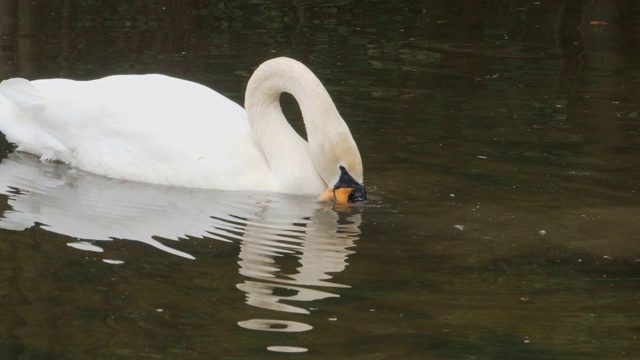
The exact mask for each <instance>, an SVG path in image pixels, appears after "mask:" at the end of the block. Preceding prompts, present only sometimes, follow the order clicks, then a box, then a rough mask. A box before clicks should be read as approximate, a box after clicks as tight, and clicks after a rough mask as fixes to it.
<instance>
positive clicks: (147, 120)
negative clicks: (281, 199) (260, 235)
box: [0, 75, 268, 190]
mask: <svg viewBox="0 0 640 360" xmlns="http://www.w3.org/2000/svg"><path fill="white" fill-rule="evenodd" d="M0 95H2V96H0V131H2V132H3V133H4V134H5V135H6V137H7V140H8V141H10V142H12V143H15V144H16V145H17V146H18V149H19V150H22V151H26V152H30V153H33V154H35V155H38V156H40V157H41V158H42V159H46V160H59V161H63V162H66V163H69V164H71V165H73V166H76V167H79V168H81V169H83V170H86V171H89V172H93V173H97V174H101V175H105V176H110V177H116V178H122V179H129V180H135V181H144V182H150V183H162V184H174V185H179V186H191V187H202V188H219V189H243V188H246V189H253V190H258V189H260V188H261V187H262V188H265V189H266V188H268V184H264V182H265V176H255V177H251V176H249V177H247V176H246V171H247V170H246V168H245V167H246V166H247V164H252V165H253V167H254V169H253V171H255V172H256V173H260V172H268V167H267V164H266V160H265V159H264V155H263V154H262V152H261V151H260V150H259V149H258V147H257V145H256V144H255V141H254V140H253V136H252V134H251V130H250V128H249V125H248V123H247V120H246V113H245V111H244V109H243V108H242V107H240V106H239V105H238V104H236V103H234V102H233V101H231V100H229V99H227V98H225V97H224V96H222V95H220V94H219V93H217V92H215V91H213V90H211V89H209V88H207V87H205V86H202V85H199V84H196V83H193V82H189V81H185V80H180V79H176V78H172V77H168V76H164V75H116V76H110V77H106V78H103V79H99V80H92V81H73V80H66V79H48V80H34V81H31V82H29V81H27V80H24V79H9V80H5V81H3V82H2V83H1V84H0ZM220 174H223V175H224V176H219V175H220ZM212 181H213V182H214V183H212Z"/></svg>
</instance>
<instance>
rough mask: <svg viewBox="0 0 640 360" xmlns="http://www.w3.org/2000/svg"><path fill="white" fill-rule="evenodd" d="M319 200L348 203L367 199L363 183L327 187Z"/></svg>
mask: <svg viewBox="0 0 640 360" xmlns="http://www.w3.org/2000/svg"><path fill="white" fill-rule="evenodd" d="M318 200H320V201H335V202H336V203H338V204H348V203H354V202H358V201H364V200H367V192H366V190H365V188H364V185H358V186H356V187H355V188H352V187H339V188H328V189H327V190H326V191H325V192H324V193H323V194H322V195H320V197H319V198H318Z"/></svg>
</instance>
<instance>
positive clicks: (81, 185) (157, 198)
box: [0, 153, 361, 351]
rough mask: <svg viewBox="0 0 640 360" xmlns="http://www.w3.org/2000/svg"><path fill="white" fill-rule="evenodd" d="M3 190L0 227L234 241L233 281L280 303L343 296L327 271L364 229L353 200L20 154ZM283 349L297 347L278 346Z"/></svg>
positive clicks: (262, 326) (252, 296) (257, 322)
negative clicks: (338, 204)
mask: <svg viewBox="0 0 640 360" xmlns="http://www.w3.org/2000/svg"><path fill="white" fill-rule="evenodd" d="M0 193H2V194H4V195H6V196H7V197H8V205H9V206H10V208H11V209H10V210H7V211H5V212H4V214H3V215H2V217H0V228H4V229H11V230H24V229H26V228H29V227H32V226H34V225H36V224H38V225H40V226H41V227H42V228H43V229H46V230H49V231H52V232H55V233H58V234H63V235H66V236H69V237H71V238H73V240H74V241H71V242H70V243H69V244H68V245H70V246H73V247H76V248H79V249H83V250H87V251H98V252H100V251H103V249H102V247H100V245H99V242H97V241H96V240H114V239H125V240H131V241H139V242H143V243H147V244H149V245H152V246H154V247H156V248H158V249H160V250H163V251H166V252H168V253H171V254H174V255H178V256H182V257H185V258H190V259H193V258H194V257H193V256H192V255H190V254H188V253H186V252H184V251H180V250H177V249H175V248H173V247H171V246H169V245H166V244H167V243H169V244H170V243H171V242H170V241H165V240H163V239H168V240H180V239H185V238H187V237H197V238H205V237H206V238H213V239H218V240H223V241H238V242H239V243H240V252H239V261H238V264H239V271H240V274H242V275H243V276H245V277H246V280H245V281H244V282H242V283H240V284H237V288H238V289H240V290H242V291H243V292H245V293H246V302H247V303H248V304H250V305H253V306H256V307H259V308H263V309H269V310H274V311H278V312H280V311H282V312H288V313H296V314H308V313H309V309H310V308H312V307H313V303H312V302H313V301H316V300H320V299H325V298H329V297H337V296H338V295H336V294H334V293H331V292H330V289H331V288H338V287H348V286H347V285H344V284H338V283H335V282H333V281H332V275H331V274H335V273H339V272H341V271H343V270H344V269H345V267H346V266H347V257H348V256H349V254H350V253H351V252H352V251H351V250H350V249H351V248H353V246H354V245H355V241H356V240H357V239H358V237H359V234H360V230H359V225H360V220H361V219H360V215H359V214H352V213H350V212H351V210H352V209H345V210H344V211H336V210H335V209H332V208H330V207H329V206H328V205H327V204H321V203H318V202H315V201H313V200H311V199H308V198H305V197H296V196H287V195H277V194H269V193H242V192H224V191H210V190H209V191H205V190H196V189H184V188H173V187H167V186H153V185H148V184H140V183H132V182H126V181H121V180H116V179H108V178H105V177H101V176H95V175H92V174H87V173H84V172H81V171H78V170H74V169H70V168H69V167H67V166H64V165H60V164H47V163H41V162H40V161H39V160H38V159H37V158H35V157H33V156H31V155H27V154H20V153H12V154H10V155H9V156H8V157H7V158H6V159H4V160H3V161H2V163H1V164H0ZM105 261H107V262H109V263H111V264H118V263H121V261H120V260H118V259H105ZM285 302H286V303H285ZM238 324H239V325H240V326H242V327H244V328H248V329H254V330H265V331H285V332H299V331H307V330H310V329H311V328H312V327H311V325H308V324H305V323H301V322H293V321H283V320H278V319H246V320H242V321H239V322H238ZM280 348H282V349H283V350H281V351H299V350H301V348H296V347H293V348H289V347H279V346H273V347H272V349H280ZM274 351H275V350H274Z"/></svg>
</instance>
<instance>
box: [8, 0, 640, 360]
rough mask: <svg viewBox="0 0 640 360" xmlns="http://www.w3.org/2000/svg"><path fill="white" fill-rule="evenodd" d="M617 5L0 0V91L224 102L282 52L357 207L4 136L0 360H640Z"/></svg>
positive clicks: (630, 19) (638, 211) (631, 56)
mask: <svg viewBox="0 0 640 360" xmlns="http://www.w3.org/2000/svg"><path fill="white" fill-rule="evenodd" d="M639 7H640V6H639V5H638V4H637V3H636V2H634V1H622V0H620V1H614V0H610V1H597V0H596V1H473V2H472V1H393V2H387V1H384V2H383V1H349V0H346V1H335V2H334V3H333V4H330V3H329V2H322V4H321V5H320V4H319V3H318V2H309V1H284V0H283V1H266V0H264V1H260V0H255V1H239V2H231V1H228V2H225V1H220V2H205V1H170V2H169V1H167V2H159V1H158V2H156V1H133V2H128V1H122V2H119V1H113V2H97V1H78V2H71V1H68V2H67V1H42V2H37V4H36V3H34V4H32V3H30V2H23V1H3V2H2V3H1V4H0V31H1V32H2V36H1V37H0V76H1V77H2V78H9V77H13V76H22V77H27V78H32V79H33V78H43V77H69V78H76V79H88V78H96V77H100V76H104V75H107V74H112V73H147V72H162V73H167V74H171V75H176V76H180V77H183V78H187V79H191V80H194V81H198V82H200V83H203V84H206V85H209V86H211V87H214V88H215V89H217V90H219V91H220V92H221V93H223V94H225V95H226V96H228V97H230V98H232V99H234V100H236V101H238V102H240V103H242V101H243V91H244V86H245V84H246V81H247V79H248V76H249V75H250V74H251V72H252V71H253V69H254V68H255V67H256V66H257V65H258V64H259V63H260V62H262V61H263V60H265V59H268V58H271V57H275V56H280V55H285V56H290V57H294V58H296V59H298V60H301V61H302V62H304V63H306V64H307V65H308V66H309V67H310V68H311V69H312V70H314V72H316V74H317V75H318V76H319V77H320V78H321V80H322V81H323V82H324V83H325V85H326V86H327V88H328V89H329V92H330V93H331V94H332V96H333V98H334V100H335V101H336V104H337V105H338V108H339V109H340V111H341V114H342V116H343V117H344V118H345V119H346V120H347V122H348V124H349V126H350V128H351V131H352V133H353V134H354V137H355V139H356V142H357V143H358V146H359V148H360V152H361V154H362V156H363V160H364V164H365V176H366V181H367V185H368V187H369V189H370V193H371V200H370V201H368V202H367V203H365V204H363V205H361V206H358V207H355V208H336V207H333V206H330V205H327V204H318V203H314V202H311V201H309V200H308V199H306V198H299V197H294V196H283V195H276V194H260V193H233V192H231V193H228V192H216V191H201V190H190V189H176V188H164V187H158V186H149V185H143V184H132V183H127V182H122V181H117V180H110V179H105V178H101V177H97V176H92V175H88V174H84V173H82V172H78V171H74V170H71V169H69V168H68V167H66V166H64V165H60V164H42V163H40V162H39V161H38V160H37V159H35V158H33V157H31V156H28V155H21V154H12V153H11V146H10V145H9V144H7V143H6V142H4V140H3V141H2V142H0V149H1V154H2V158H3V160H2V164H0V193H1V195H0V200H1V201H0V210H1V211H3V214H2V218H1V219H0V227H1V228H3V229H1V230H0V319H2V321H1V322H0V355H2V356H0V357H2V358H8V359H9V358H11V359H14V358H15V359H74V358H102V359H111V358H131V359H138V358H168V359H169V358H170V359H181V358H190V359H191V358H228V359H235V358H262V357H264V358H270V357H277V358H289V357H291V358H294V357H295V358H300V357H304V358H318V359H321V358H359V359H387V358H388V359H393V358H421V359H637V358H639V357H640V343H639V342H640V341H639V339H638V337H640V325H639V324H640V275H639V274H640V206H639V205H638V204H639V200H640V199H639V197H640V194H639V192H640V177H639V174H640V172H639V171H638V170H637V169H638V168H639V166H640V156H639V155H640V135H639V131H640V129H639V125H638V121H639V115H638V114H639V111H640V110H639V109H638V97H639V95H640V84H639V83H638V81H639V80H640V65H638V64H640V56H639V55H640V51H639V50H640V47H639V45H638V33H639V32H638V31H639V30H640V29H639V27H640V8H639ZM294 105H295V104H294V103H293V102H292V101H290V100H289V101H286V102H285V106H286V108H287V111H288V112H289V113H291V114H293V117H296V115H295V113H296V111H295V109H293V107H294ZM5 229H6V230H5ZM192 258H193V259H192ZM301 351H304V353H303V354H298V355H296V354H295V353H293V352H301Z"/></svg>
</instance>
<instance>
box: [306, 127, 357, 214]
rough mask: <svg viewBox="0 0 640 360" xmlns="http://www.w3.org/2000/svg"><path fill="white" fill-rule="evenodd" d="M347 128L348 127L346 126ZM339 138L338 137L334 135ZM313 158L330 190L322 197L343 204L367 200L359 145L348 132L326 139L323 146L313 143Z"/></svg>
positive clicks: (311, 142)
mask: <svg viewBox="0 0 640 360" xmlns="http://www.w3.org/2000/svg"><path fill="white" fill-rule="evenodd" d="M345 127H346V125H345ZM334 135H335V134H334ZM310 146H311V148H314V147H319V148H320V149H318V148H316V151H312V152H311V153H312V156H314V157H315V159H314V161H315V163H316V168H317V169H318V172H319V173H320V176H322V178H323V179H324V181H325V182H326V183H327V185H329V188H328V189H327V190H326V191H325V192H324V194H322V195H321V196H320V198H321V199H325V200H328V199H331V200H335V201H337V202H340V203H353V202H358V201H364V200H367V191H366V189H365V186H364V176H363V171H362V159H361V158H360V152H359V151H358V147H357V146H356V143H355V141H354V140H353V138H352V137H351V134H350V133H349V132H348V130H347V131H346V132H340V135H338V136H332V137H330V140H327V139H325V141H323V142H322V143H321V144H320V145H316V144H314V143H313V141H310Z"/></svg>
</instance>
